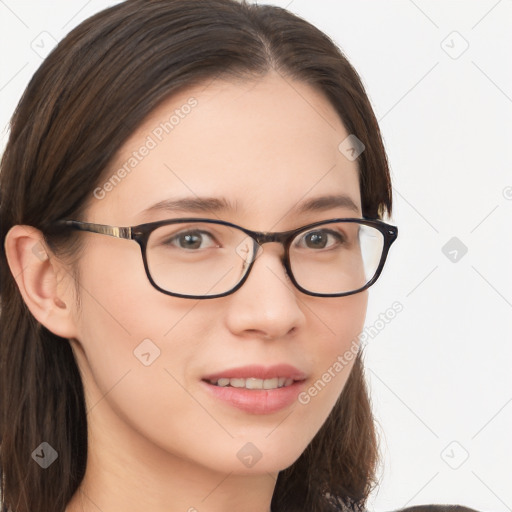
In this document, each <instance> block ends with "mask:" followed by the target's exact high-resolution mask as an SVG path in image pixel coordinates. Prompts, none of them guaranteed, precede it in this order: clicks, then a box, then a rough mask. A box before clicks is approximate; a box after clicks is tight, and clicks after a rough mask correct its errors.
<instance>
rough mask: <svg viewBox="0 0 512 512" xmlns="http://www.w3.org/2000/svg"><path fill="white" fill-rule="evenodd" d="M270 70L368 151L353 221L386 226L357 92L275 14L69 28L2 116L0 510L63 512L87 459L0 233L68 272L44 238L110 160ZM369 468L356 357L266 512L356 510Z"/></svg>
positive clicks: (200, 15)
mask: <svg viewBox="0 0 512 512" xmlns="http://www.w3.org/2000/svg"><path fill="white" fill-rule="evenodd" d="M271 70H275V71H276V72H278V73H280V74H281V76H283V77H285V78H290V79H297V80H301V81H303V82H307V83H309V84H311V85H312V86H313V87H315V88H316V89H317V90H320V91H322V92H323V93H324V94H325V95H326V97H327V98H328V99H329V101H330V102H331V104H332V105H333V107H334V108H335V110H336V111H337V112H338V113H339V116H340V118H341V120H342V121H343V123H344V125H345V127H346V129H347V131H348V132H349V133H351V134H355V135H356V136H357V137H358V138H359V139H360V140H361V141H362V142H363V144H364V145H365V147H366V149H365V151H364V152H363V153H362V154H361V155H360V156H359V158H358V163H359V180H360V188H361V198H362V210H363V215H364V216H365V217H369V218H383V216H384V215H385V213H386V212H387V213H388V214H390V213H391V183H390V176H389V170H388V163H387V158H386V154H385V151H384V147H383V143H382V139H381V135H380V131H379V127H378V125H377V121H376V119H375V115H374V113H373V111H372V108H371V105H370V102H369V100H368V98H367V96H366V94H365V91H364V88H363V86H362V84H361V81H360V78H359V77H358V75H357V73H356V71H355V70H354V69H353V68H352V66H351V65H350V64H349V62H348V61H347V60H346V58H345V57H344V55H343V54H342V53H341V51H340V50H339V49H338V47H337V46H336V45H335V44H334V43H333V42H332V40H330V39H329V38H328V37H327V36H326V35H325V34H323V33H322V32H321V31H320V30H318V29H317V28H315V27H314V26H312V25H311V24H309V23H308V22H306V21H304V20H303V19H301V18H299V17H298V16H295V15H293V14H291V13H290V12H288V11H286V10H284V9H281V8H278V7H273V6H266V5H250V4H246V3H245V2H242V3H239V2H236V1H235V0H201V1H194V2H191V1H188V0H128V1H126V2H123V3H121V4H118V5H115V6H113V7H110V8H108V9H106V10H104V11H102V12H100V13H98V14H96V15H94V16H92V17H91V18H89V19H87V20H86V21H84V22H83V23H81V24H80V25H79V26H78V27H76V28H75V29H74V30H72V31H71V32H70V33H69V34H68V35H67V36H66V37H65V38H64V39H63V40H62V41H61V42H60V43H59V44H58V45H57V47H56V48H55V49H54V50H53V52H52V53H51V54H50V55H49V56H48V57H47V58H46V60H45V61H44V62H43V63H42V65H41V66H40V68H39V69H38V70H37V72H36V73H35V74H34V76H33V78H32V80H31V81H30V83H29V85H28V86H27V89H26V90H25V92H24V94H23V96H22V98H21V100H20V102H19V104H18V106H17V108H16V111H15V113H14V115H13V117H12V120H11V124H10V136H9V140H8V143H7V147H6V149H5V153H4V155H3V158H2V161H1V173H0V194H1V196H0V236H1V242H2V243H1V247H2V249H1V256H0V257H1V269H0V272H1V273H0V298H1V312H0V365H1V366H0V389H1V391H0V441H1V455H0V471H1V487H0V491H1V499H2V502H3V505H2V511H4V512H7V511H8V512H34V511H35V510H37V511H38V512H63V511H64V510H65V508H66V506H67V504H68V503H69V501H70V499H71V497H72V496H73V494H74V493H75V491H76V490H77V488H78V486H79V484H80V482H81V480H82V478H83V476H84V473H85V466H86V460H87V419H86V411H85V400H84V390H83V386H82V381H81V378H80V374H79V370H78V367H77V365H76V362H75V359H74V356H73V352H72V350H71V347H70V344H69V342H68V340H66V339H64V338H61V337H59V336H57V335H55V334H53V333H52V332H50V331H49V330H47V329H46V328H45V327H44V326H42V325H41V324H40V323H39V322H37V321H36V320H35V319H34V317H33V316H32V315H31V313H30V311H29V310H28V308H27V307H26V305H25V303H24V301H23V299H22V296H21V294H20V293H19V290H18V288H17V285H16V282H15V279H14V278H13V276H12V274H11V273H10V271H9V268H8V265H7V261H6V255H5V250H4V241H5V236H6V233H7V232H8V230H9V229H10V228H11V227H12V226H13V225H16V224H27V225H31V226H34V227H35V228H37V229H39V230H41V231H42V233H43V234H44V235H45V241H46V243H47V244H48V245H49V246H50V247H51V248H52V250H53V251H54V252H55V253H56V254H57V255H59V257H62V258H64V257H66V258H68V260H69V261H70V262H72V261H73V260H75V261H76V259H77V258H78V257H79V249H80V248H81V245H80V243H79V242H80V240H79V238H78V235H77V234H76V233H75V234H73V233H71V234H70V233H66V234H65V235H62V234H61V235H57V234H51V232H50V229H49V228H50V225H51V224H52V222H54V221H55V220H57V219H60V218H74V219H80V218H81V215H82V214H83V213H84V211H85V209H86V207H87V203H88V201H89V200H90V198H91V195H92V192H93V190H94V189H95V187H97V186H98V184H100V183H102V179H104V176H105V173H106V171H108V165H109V163H110V162H111V161H112V159H113V157H114V155H115V153H116V152H117V151H118V150H119V148H120V147H121V146H122V145H123V143H124V142H125V141H126V140H127V138H128V137H129V136H130V135H131V134H132V133H133V132H134V130H135V129H136V128H137V126H138V125H140V123H141V122H142V121H143V120H144V118H145V117H146V116H147V115H148V114H149V113H150V112H151V111H152V110H153V109H155V107H157V106H158V105H159V103H160V102H162V101H163V100H164V99H167V98H168V97H169V96H170V95H172V94H173V93H175V92H177V91H178V90H180V89H182V88H187V87H190V86H192V85H197V84H200V83H206V81H208V80H213V79H214V78H215V77H221V78H230V77H231V78H241V79H248V80H250V79H251V78H257V77H262V76H264V75H265V74H267V73H268V72H269V71H271ZM74 275H75V278H78V275H77V274H76V273H75V274H74ZM43 441H46V442H48V443H49V444H50V445H51V446H52V447H54V448H55V450H56V451H57V452H58V454H59V458H58V463H56V464H52V465H51V466H50V467H48V468H47V469H42V468H41V467H40V466H39V465H38V464H36V463H35V462H34V460H32V453H33V451H34V450H35V449H36V448H37V447H38V446H39V445H40V444H41V442H43ZM378 461H379V454H378V444H377V436H376V430H375V425H374V418H373V416H372V412H371V407H370V402H369V397H368V391H367V387H366V384H365V378H364V373H363V363H362V359H361V352H360V353H359V354H358V356H357V358H356V361H355V365H354V367H353V369H352V371H351V374H350V376H349V379H348V381H347V383H346V386H345V388H344V390H343V392H342V393H341V395H340V397H339V400H338V401H337V403H336V405H335V407H334V408H333V410H332V412H331V414H330V416H329V417H328V419H327V420H326V422H325V423H324V425H323V426H322V428H321V429H320V431H319V432H318V434H317V435H316V436H315V438H314V439H313V440H312V442H311V443H310V445H309V446H308V447H307V449H306V450H305V451H304V453H303V454H302V455H301V456H300V457H299V458H298V459H297V461H296V462H295V463H294V464H292V465H291V466H290V467H288V468H286V469H285V470H283V471H281V472H280V473H279V476H278V479H277V483H276V487H275V492H274V495H273V499H272V510H273V511H274V512H284V511H293V512H295V511H308V512H311V511H329V510H338V509H339V508H338V507H339V506H340V504H352V505H354V506H355V508H357V507H359V508H361V509H362V508H364V505H365V503H366V500H367V498H368V495H369V493H370V491H371V490H372V489H373V487H374V485H375V484H376V483H377V482H376V477H375V475H376V469H377V464H378Z"/></svg>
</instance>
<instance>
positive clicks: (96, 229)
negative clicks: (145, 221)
mask: <svg viewBox="0 0 512 512" xmlns="http://www.w3.org/2000/svg"><path fill="white" fill-rule="evenodd" d="M58 224H62V225H66V226H70V227H73V228H74V229H78V230H80V231H89V232H91V233H100V234H102V235H109V236H113V237H115V238H127V239H128V240H131V238H132V229H131V228H126V227H119V226H108V225H106V224H93V223H92V222H82V221H79V220H64V221H59V222H58Z"/></svg>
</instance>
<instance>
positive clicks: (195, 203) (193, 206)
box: [141, 194, 359, 216]
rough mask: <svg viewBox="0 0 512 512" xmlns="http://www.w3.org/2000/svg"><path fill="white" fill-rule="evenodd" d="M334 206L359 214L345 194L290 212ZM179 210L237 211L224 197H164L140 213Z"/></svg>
mask: <svg viewBox="0 0 512 512" xmlns="http://www.w3.org/2000/svg"><path fill="white" fill-rule="evenodd" d="M334 208H347V209H349V210H352V211H354V212H355V213H358V214H359V207H358V206H357V205H356V203H355V202H354V200H353V199H352V198H351V197H349V196H347V195H345V194H340V195H327V196H320V197H314V198H312V199H308V200H307V201H303V202H302V203H299V204H297V205H296V206H295V207H294V208H292V210H291V212H290V213H293V214H297V215H300V214H304V213H309V212H322V211H327V210H332V209H334ZM158 211H165V212H173V213H176V212H179V213H211V214H217V213H224V212H233V213H236V212H239V211H240V209H239V207H238V204H237V202H236V201H235V202H234V203H233V202H231V201H229V200H228V199H226V198H224V197H220V198H218V197H184V198H181V199H164V200H163V201H159V202H158V203H156V204H154V205H152V206H150V207H148V208H146V209H145V210H143V211H142V212H141V215H144V216H146V215H149V214H151V213H153V212H158Z"/></svg>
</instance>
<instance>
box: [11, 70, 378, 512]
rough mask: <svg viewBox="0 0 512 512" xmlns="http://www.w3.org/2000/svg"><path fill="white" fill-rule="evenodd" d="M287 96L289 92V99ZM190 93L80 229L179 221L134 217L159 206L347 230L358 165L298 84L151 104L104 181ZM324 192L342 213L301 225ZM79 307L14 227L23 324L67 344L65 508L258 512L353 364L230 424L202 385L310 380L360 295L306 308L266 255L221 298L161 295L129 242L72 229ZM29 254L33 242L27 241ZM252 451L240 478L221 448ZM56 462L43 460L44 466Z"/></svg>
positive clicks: (277, 227)
mask: <svg viewBox="0 0 512 512" xmlns="http://www.w3.org/2000/svg"><path fill="white" fill-rule="evenodd" d="M292 86H293V87H292ZM190 97H194V98H196V99H197V101H198V104H197V106H196V107H194V108H193V109H192V110H191V113H190V114H189V115H187V116H186V117H184V118H183V119H180V122H179V125H177V126H176V127H175V128H174V129H173V131H172V132H171V133H169V134H167V135H166V136H165V137H164V138H163V140H162V141H161V142H160V143H159V144H158V146H157V147H156V148H154V149H152V150H151V151H150V152H149V154H148V155H147V156H146V157H145V158H144V159H143V160H142V161H140V162H139V163H138V165H137V166H136V167H135V168H134V170H133V171H132V172H131V173H130V174H129V175H127V176H126V177H125V178H124V179H123V180H121V182H120V183H119V184H118V185H117V186H116V187H114V188H113V190H112V191H110V192H109V193H108V194H106V196H105V197H104V198H103V199H101V200H98V199H96V198H91V201H90V204H89V207H88V210H87V214H86V218H85V219H80V220H87V221H90V222H96V223H101V224H110V225H115V226H131V225H136V224H139V223H142V222H149V221H156V220H162V219H166V218H176V217H180V216H181V217H185V216H187V212H165V211H161V212H158V213H155V214H152V215H151V216H149V217H147V216H146V217H143V216H141V215H140V212H141V211H142V210H144V209H145V208H147V207H148V206H150V205H152V204H154V203H156V202H158V201H161V200H163V199H168V198H171V197H172V198H176V197H184V196H195V195H197V196H214V197H221V196H223V197H226V198H229V199H230V200H232V201H235V200H236V201H237V203H238V204H239V205H240V206H241V208H242V209H241V211H240V212H237V213H235V212H228V211H226V212H220V213H218V214H217V215H214V214H207V213H202V214H192V215H190V216H195V217H209V218H220V219H222V220H227V221H231V222H234V223H235V224H238V225H241V226H243V227H246V228H249V229H254V230H260V231H285V230H288V229H293V228H297V227H300V226H303V225H306V224H308V223H311V222H316V221H318V220H323V219H330V218H334V217H361V216H362V214H361V199H360V190H359V181H358V170H357V162H352V161H349V160H348V159H346V158H345V157H344V156H343V155H342V154H341V152H340V151H339V150H338V145H339V144H340V142H341V141H342V140H344V139H345V138H346V137H347V136H348V133H347V131H346V129H345V128H344V126H343V124H342V123H341V121H340V119H339V117H338V116H337V114H336V112H335V111H334V109H333V108H332V106H331V105H330V103H329V102H328V100H327V99H326V98H325V97H324V96H323V95H322V94H321V93H320V92H318V91H316V90H315V89H312V88H311V87H310V86H309V85H307V84H304V83H300V82H296V81H295V82H292V81H291V80H289V79H287V80H284V79H283V78H282V77H280V76H279V75H277V74H274V73H271V74H268V75H266V76H265V77H264V78H263V79H260V80H257V81H250V82H248V81H239V82H232V81H220V80H216V81H213V82H211V83H209V84H208V85H202V86H196V87H194V88H189V89H187V90H184V91H182V92H180V93H179V94H177V95H175V96H173V97H172V98H170V99H168V100H166V102H165V103H163V104H161V105H160V106H159V107H158V108H157V109H156V110H155V111H154V112H152V113H151V115H150V116H149V117H148V118H147V119H146V120H145V122H144V123H143V125H142V126H140V127H139V128H138V129H137V130H136V131H135V132H134V133H133V135H132V137H131V138H130V139H129V140H128V141H127V142H126V144H125V145H124V146H123V147H122V148H121V150H120V151H119V153H118V154H117V156H116V159H115V161H114V162H112V165H111V167H110V172H108V173H106V175H107V176H108V177H109V176H111V175H112V174H113V172H115V170H116V169H118V168H119V167H120V166H121V165H122V164H123V163H124V162H125V161H126V160H127V158H129V156H130V154H131V153H132V152H133V151H136V150H138V149H139V148H140V147H141V146H142V145H143V144H144V141H145V140H146V138H147V136H148V134H151V131H152V130H153V129H154V128H155V127H156V126H158V125H159V123H160V122H162V121H165V120H168V119H169V116H170V114H171V113H172V112H173V111H174V110H175V109H176V108H180V106H182V105H183V104H185V103H186V102H187V100H188V99H189V98H190ZM334 192H339V193H344V194H347V195H348V196H350V197H351V198H352V200H353V201H354V202H355V203H356V205H357V207H358V212H354V211H352V210H350V209H348V208H346V207H343V208H340V207H336V208H333V209H331V210H329V211H324V212H313V213H307V214H304V215H300V216H299V215H296V214H292V213H291V209H292V208H294V207H295V206H296V205H297V204H298V203H299V202H301V201H304V200H305V199H310V198H312V197H316V196H321V195H328V194H332V193H334ZM80 236H83V241H84V243H85V250H84V253H83V257H82V258H81V259H80V261H79V263H78V265H79V269H80V273H81V276H80V278H81V281H80V286H79V291H80V301H81V304H82V309H81V311H80V310H78V309H77V307H76V304H75V301H76V298H77V297H76V296H75V294H74V283H73V281H72V278H71V275H70V273H69V268H67V267H66V265H65V263H64V262H62V261H60V260H59V259H58V258H56V256H55V255H53V254H52V253H51V252H50V251H49V250H48V249H46V252H47V254H48V258H46V259H44V260H42V259H40V258H37V257H36V256H35V255H34V252H33V251H32V248H33V247H34V245H36V244H38V243H40V244H42V241H41V240H42V239H41V233H40V232H39V231H38V230H36V229H34V228H31V227H29V226H14V227H13V228H12V229H11V230H10V232H9V234H8V236H7V240H6V251H7V256H8V261H9V265H10V267H11V270H12V273H13V275H14V276H17V277H16V281H17V284H18V286H19V289H20V292H21V293H22V295H23V298H24V300H25V302H26V303H27V306H28V307H29V309H30V311H31V312H32V314H33V315H34V317H35V318H36V319H37V320H38V321H39V322H41V323H42V324H43V325H45V326H46V327H47V328H48V329H49V330H50V331H52V332H54V333H55V334H57V335H59V336H62V337H64V338H67V339H69V342H70V343H71V345H72V348H73V351H74V354H75V356H76V360H77V363H78V366H79V369H80V373H81V375H82V379H83V382H84V388H85V393H86V406H87V411H88V415H87V421H88V429H89V430H88V432H89V458H88V464H87V471H86V476H85V479H84V481H83V483H82V485H81V487H80V489H79V491H77V493H76V494H75V496H74V497H73V499H72V501H71V502H70V503H69V506H68V508H67V512H79V511H82V510H84V511H93V510H94V511H97V510H102V511H105V512H107V511H112V510H123V511H126V512H132V511H133V512H135V511H137V512H138V511H140V510H151V511H152V512H163V511H165V512H169V511H170V510H171V511H190V512H192V511H194V510H197V511H200V512H221V511H222V512H224V511H226V510H245V511H247V512H267V511H268V510H270V502H271V499H272V493H273V491H274V487H275V481H276V478H277V475H278V472H279V471H280V470H282V469H284V468H286V467H288V466H290V465H291V464H292V463H293V462H294V461H295V460H296V459H297V458H298V457H299V456H300V454H301V453H302V452H303V451H304V449H305V448H306V446H307V445H308V444H309V442H310V441H311V440H312V438H313V437H314V436H315V434H316V433H317V432H318V430H319V429H320V427H321V426H322V424H323V423H324V421H325V420H326V418H327V416H328V415H329V413H330V412H331V410H332V408H333V406H334V404H335V402H336V400H337V398H338V396H339V395H340V393H341V391H342V389H343V387H344V385H345V382H346V380H347V378H348V376H349V372H350V370H351V368H352V363H350V364H349V365H347V366H345V368H344V369H343V370H342V371H341V372H340V373H338V374H337V375H336V377H335V378H333V379H331V382H330V383H329V384H328V385H327V386H326V387H325V388H324V389H323V390H322V391H321V392H320V393H318V395H317V396H316V397H314V398H312V399H311V401H310V402H309V403H308V404H306V405H303V404H301V403H298V402H294V403H293V404H292V405H291V406H290V407H287V408H286V409H284V410H280V411H278V412H276V413H272V414H266V415H254V414H249V413H247V412H243V411H241V410H239V409H236V408H234V407H232V406H230V405H227V404H225V403H223V402H220V401H219V400H217V399H215V398H212V397H210V396H209V395H207V394H206V393H205V391H204V390H203V387H202V385H201V382H200V381H201V378H202V377H203V376H205V375H207V374H209V373H213V372H214V371H220V370H224V369H227V368H230V367H234V366H242V365H246V364H254V363H256V364H263V365H271V364H275V363H283V362H285V363H290V364H293V365H294V366H296V367H298V368H299V369H301V370H303V371H304V372H306V373H307V375H308V379H307V383H306V389H307V388H308V387H309V386H311V385H312V384H313V383H314V382H316V381H317V380H318V379H320V378H321V376H322V374H323V373H324V372H326V371H327V369H328V368H329V367H331V366H332V365H333V363H334V362H335V361H336V358H337V357H338V356H339V355H341V354H343V353H344V352H345V351H346V350H348V349H349V347H350V345H351V343H352V342H353V340H354V339H355V338H356V337H357V335H358V334H359V333H360V332H361V330H362V328H363V325H364V318H365V314H366V306H367V298H368V297H367V292H366V291H365V292H362V293H358V294H355V295H351V296H347V297H337V298H325V297H324V298H322V297H312V296H308V295H305V294H303V293H301V292H300V291H299V290H297V289H296V288H295V287H294V286H293V285H292V283H291V281H290V280H289V278H288V277H287V275H286V272H285V269H284V267H283V266H282V265H281V262H280V257H281V255H282V252H283V248H282V246H280V245H279V244H277V243H269V244H266V245H264V246H263V252H262V253H261V255H260V256H259V257H258V258H257V260H256V262H255V264H254V267H253V269H252V271H251V275H250V276H249V278H248V280H247V281H246V282H245V284H244V285H243V286H242V288H240V289H239V290H238V291H237V292H235V293H234V294H231V295H228V296H226V297H221V298H217V299H208V300H194V299H185V298H178V297H172V296H167V295H165V294H162V293H160V292H159V291H157V290H156V289H155V288H153V287H152V286H151V284H150V282H149V281H148V279H147V277H146V275H145V272H144V268H143V264H142V258H141V254H140V249H139V246H138V245H137V244H136V243H134V242H130V241H127V240H121V239H116V238H112V237H109V236H103V235H98V234H93V233H82V234H81V235H80ZM43 245H44V244H43ZM147 338H149V339H150V340H152V342H153V343H154V344H155V345H157V346H158V347H159V349H160V351H161V353H160V356H159V357H158V358H157V359H155V360H154V362H153V363H152V364H151V365H149V366H145V365H143V364H141V362H140V361H139V360H138V359H137V358H136V357H134V353H133V351H134V350H135V349H136V347H137V346H138V345H139V344H140V343H141V342H142V340H144V339H147ZM248 442H250V443H252V444H254V445H255V446H256V447H257V449H258V450H259V451H260V452H261V454H262V457H261V459H260V460H259V461H258V462H257V463H256V464H255V465H254V466H252V467H250V468H249V467H246V466H245V465H244V464H242V463H241V461H240V460H239V458H238V457H237V452H238V451H239V450H240V449H241V448H242V447H243V446H244V445H246V443H248ZM56 463H58V460H57V461H56Z"/></svg>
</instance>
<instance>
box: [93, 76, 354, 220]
mask: <svg viewBox="0 0 512 512" xmlns="http://www.w3.org/2000/svg"><path fill="white" fill-rule="evenodd" d="M348 135H349V134H348V133H347V131H346V129H345V127H344V126H343V124H342V122H341V120H340V118H339V116H338V115H337V113H336V112H335V110H334V109H333V107H332V106H331V104H330V103H329V101H328V100H327V99H326V98H325V97H324V96H323V94H322V93H321V92H319V91H318V90H316V89H314V88H312V87H311V86H309V85H307V84H305V83H303V82H298V81H293V80H291V79H289V78H286V79H285V78H283V77H282V76H280V75H278V74H277V73H271V74H269V75H266V76H265V77H263V78H261V79H258V80H252V81H236V82H232V81H225V80H213V81H210V82H207V83H205V84H202V85H198V86H194V87H191V88H188V89H186V90H182V91H180V92H179V93H177V94H174V95H173V96H172V97H171V98H168V99H166V100H165V101H164V102H163V103H161V104H160V105H159V106H158V107H157V108H156V109H155V110H154V111H153V112H151V114H150V115H149V116H148V117H147V118H146V119H145V121H144V122H143V123H142V124H141V125H140V126H139V127H138V128H137V130H135V131H134V133H133V134H132V136H131V137H130V138H129V139H128V140H127V141H126V143H125V144H124V145H123V147H122V148H121V149H120V150H119V151H118V153H117V155H116V158H115V160H114V161H113V162H112V164H111V165H110V166H109V169H108V171H107V172H106V174H105V177H104V181H103V182H102V183H100V186H102V185H104V184H106V185H107V186H106V187H103V189H104V190H105V191H106V193H105V194H104V197H103V199H101V200H98V201H96V202H95V201H93V203H92V208H91V209H90V212H91V214H92V215H93V217H94V221H97V222H106V221H107V220H108V221H109V222H110V223H114V222H115V223H118V224H122V225H123V224H124V225H127V224H135V223H141V222H149V221H151V220H157V219H158V218H169V217H172V216H171V215H169V214H165V212H164V211H163V210H162V211H155V212H152V213H151V212H150V213H149V214H148V213H147V212H146V213H145V214H143V213H142V212H143V211H144V210H146V209H147V208H148V207H150V206H151V205H153V204H155V203H158V202H162V201H166V200H169V199H173V200H174V199H179V198H184V197H187V198H202V197H209V198H215V197H218V198H226V199H227V200H228V202H229V203H231V204H236V206H237V210H236V215H237V217H236V220H237V221H239V222H242V221H244V222H245V223H246V225H247V227H251V226H250V225H248V224H247V222H249V224H250V223H251V222H253V223H254V226H255V225H256V223H260V222H261V223H269V222H270V223H275V222H277V220H278V219H281V218H283V220H284V219H285V217H286V216H287V215H288V216H289V215H291V213H290V212H292V210H296V209H297V208H296V207H297V205H299V203H301V202H302V201H307V200H308V199H309V200H311V199H312V198H315V197H319V196H322V195H328V194H344V195H346V196H348V197H349V198H350V199H352V201H353V202H354V203H355V204H356V206H357V207H358V208H359V210H360V191H359V179H358V168H357V162H356V161H351V160H349V159H347V158H346V157H345V156H344V154H343V153H342V152H341V151H340V150H339V145H340V143H341V142H342V141H343V140H344V139H345V138H346V137H347V136H348ZM112 178H113V179H112ZM108 183H110V186H108ZM107 189H108V190H107ZM347 212H348V211H347ZM177 213H178V212H176V214H177ZM226 213H228V214H230V215H231V214H232V213H234V212H226ZM351 213H352V216H354V213H355V212H354V211H352V212H351ZM174 216H176V215H174ZM224 218H225V216H224ZM91 220H93V219H92V217H91ZM226 220H230V219H227V218H226ZM233 220H234V219H233ZM288 220H289V219H288Z"/></svg>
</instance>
